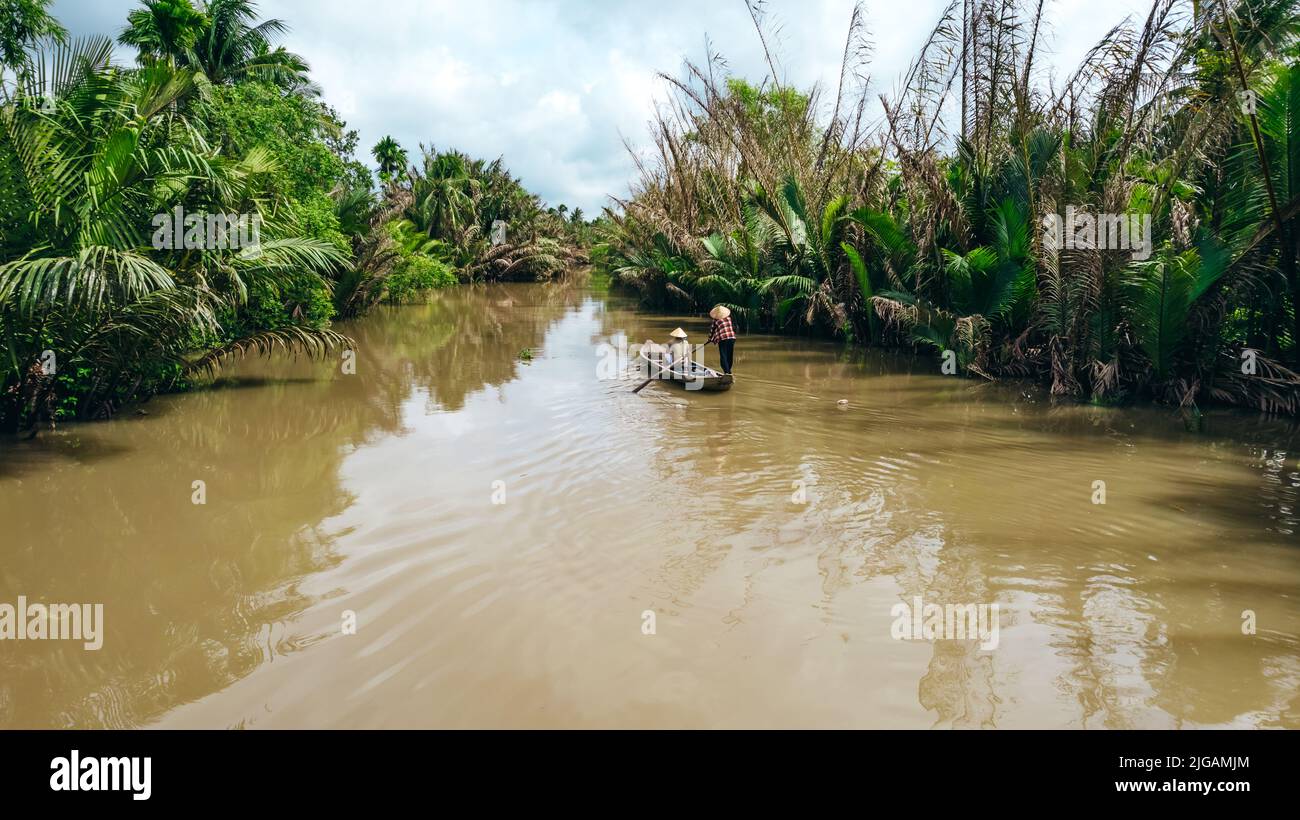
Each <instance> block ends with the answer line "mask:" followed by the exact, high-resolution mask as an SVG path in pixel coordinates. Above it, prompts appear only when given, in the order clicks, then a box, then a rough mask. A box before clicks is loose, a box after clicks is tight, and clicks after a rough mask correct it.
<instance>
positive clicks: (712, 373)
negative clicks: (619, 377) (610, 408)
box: [641, 349, 735, 391]
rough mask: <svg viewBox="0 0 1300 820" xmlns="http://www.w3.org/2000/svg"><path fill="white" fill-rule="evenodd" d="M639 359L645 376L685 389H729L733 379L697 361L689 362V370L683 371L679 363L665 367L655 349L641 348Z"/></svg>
mask: <svg viewBox="0 0 1300 820" xmlns="http://www.w3.org/2000/svg"><path fill="white" fill-rule="evenodd" d="M641 360H642V361H643V362H645V368H646V370H645V374H646V376H647V377H649V378H651V379H654V380H656V381H666V382H672V383H673V384H679V385H681V386H682V387H685V388H686V389H687V390H709V391H721V390H730V389H731V384H732V382H733V381H735V380H734V379H733V378H732V377H731V376H729V375H727V374H725V373H719V372H718V371H716V370H713V369H712V368H708V367H705V366H704V365H702V364H700V363H699V362H691V369H690V371H683V370H682V369H681V367H680V365H677V366H674V367H666V366H665V365H664V363H663V361H662V360H661V359H660V356H659V353H658V352H657V351H656V352H653V353H652V352H651V351H648V350H645V349H642V351H641Z"/></svg>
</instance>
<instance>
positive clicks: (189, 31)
mask: <svg viewBox="0 0 1300 820" xmlns="http://www.w3.org/2000/svg"><path fill="white" fill-rule="evenodd" d="M143 2H144V5H143V6H142V7H140V8H137V9H133V10H132V11H131V13H130V14H128V15H127V24H126V27H125V28H124V29H123V30H122V33H121V34H120V35H119V36H118V42H119V43H121V44H122V45H128V46H133V47H135V49H136V50H137V52H138V53H139V58H140V60H141V61H150V60H160V59H169V58H170V59H174V60H176V61H177V63H178V64H181V65H191V66H192V65H195V64H197V63H198V57H197V56H196V55H195V53H194V46H195V44H196V43H197V42H198V40H199V37H200V36H202V34H203V32H204V30H205V29H206V28H207V26H208V19H207V16H206V15H205V14H204V13H203V12H201V11H199V10H198V9H196V8H195V7H194V4H193V3H192V2H190V0H143Z"/></svg>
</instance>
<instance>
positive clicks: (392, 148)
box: [371, 137, 408, 182]
mask: <svg viewBox="0 0 1300 820" xmlns="http://www.w3.org/2000/svg"><path fill="white" fill-rule="evenodd" d="M371 153H372V154H373V155H374V157H375V161H376V162H378V163H379V178H380V179H381V180H383V181H384V182H394V181H395V180H397V178H398V176H399V175H400V174H402V173H403V172H404V171H405V170H406V165H407V162H408V160H407V156H406V149H404V148H402V146H401V145H399V144H398V142H397V140H395V139H393V138H392V137H384V138H383V139H381V140H380V141H379V142H378V143H376V145H375V147H374V150H373V151H371Z"/></svg>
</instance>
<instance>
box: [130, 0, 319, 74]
mask: <svg viewBox="0 0 1300 820" xmlns="http://www.w3.org/2000/svg"><path fill="white" fill-rule="evenodd" d="M143 2H144V5H143V7H141V8H138V9H136V10H134V11H132V12H131V13H130V15H128V17H127V26H126V28H125V29H124V30H123V31H122V33H121V35H120V36H119V37H118V42H120V43H122V44H124V45H131V46H135V47H136V48H138V49H139V50H140V57H141V59H142V60H143V61H153V60H160V59H169V60H172V61H173V62H175V63H176V64H177V65H178V66H184V67H188V68H192V69H194V70H195V71H196V72H199V73H201V74H202V76H203V77H204V78H206V80H207V81H208V82H211V83H215V84H222V83H230V82H235V81H237V80H240V79H243V78H259V79H264V80H267V81H269V82H272V83H275V84H276V85H278V86H279V87H281V88H283V89H285V90H286V91H287V92H289V93H295V94H304V95H308V96H319V94H320V89H319V88H318V87H317V86H316V85H315V84H314V83H312V82H311V80H310V79H309V77H308V74H309V71H310V67H309V66H308V64H307V61H306V60H304V59H303V58H302V57H300V56H299V55H297V54H294V53H292V52H289V51H286V50H285V49H284V48H283V47H277V46H274V45H273V40H274V39H275V38H276V37H279V36H281V35H283V34H285V33H286V32H288V30H289V28H288V26H287V25H285V23H284V22H283V21H282V20H264V21H262V22H260V23H259V22H257V4H256V3H255V2H253V0H209V2H206V3H200V4H199V5H197V6H196V5H194V4H193V2H191V0H143Z"/></svg>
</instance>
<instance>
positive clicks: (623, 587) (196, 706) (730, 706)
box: [0, 284, 1300, 728]
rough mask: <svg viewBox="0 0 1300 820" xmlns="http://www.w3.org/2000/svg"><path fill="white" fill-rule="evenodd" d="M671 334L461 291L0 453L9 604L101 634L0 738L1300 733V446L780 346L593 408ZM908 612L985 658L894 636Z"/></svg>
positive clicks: (24, 699)
mask: <svg viewBox="0 0 1300 820" xmlns="http://www.w3.org/2000/svg"><path fill="white" fill-rule="evenodd" d="M678 324H681V325H683V326H685V327H686V328H687V329H688V330H690V331H692V334H693V336H695V337H696V338H697V340H702V338H703V335H704V330H705V323H704V322H703V321H701V320H699V319H695V318H689V317H657V316H651V315H647V314H641V313H637V312H636V311H635V310H634V309H633V305H632V304H631V303H629V302H627V301H626V300H622V299H618V298H612V297H608V296H605V295H602V294H599V293H597V292H595V291H593V290H591V289H590V288H588V287H585V286H581V285H571V284H570V285H547V286H542V285H517V286H497V287H476V288H465V289H459V290H454V291H450V292H446V293H445V294H442V295H440V296H439V297H438V298H437V300H436V301H434V302H433V303H431V304H428V305H421V306H412V307H401V308H388V309H381V310H377V311H376V312H375V313H374V314H372V315H371V316H369V317H367V318H366V319H365V320H363V321H360V322H357V323H353V324H351V325H344V326H343V327H341V329H342V330H343V331H344V332H347V333H349V334H350V335H352V336H353V337H354V338H355V339H356V340H357V343H358V347H357V361H356V373H355V375H348V374H344V373H342V372H341V369H340V366H339V363H338V362H331V363H315V364H313V363H309V362H297V363H294V362H288V361H278V362H249V363H245V364H243V365H241V366H238V367H236V368H234V369H232V370H230V371H229V372H228V379H227V380H225V381H223V382H222V383H221V384H219V385H218V387H217V388H216V389H212V390H208V391H204V392H198V393H193V394H189V395H181V396H169V397H163V398H159V399H155V400H154V401H153V402H151V403H149V404H148V405H147V406H146V411H147V415H133V414H128V415H127V416H124V417H123V418H121V419H119V420H116V421H113V422H109V423H103V424H92V425H77V426H68V427H64V428H62V429H60V430H58V431H56V432H54V433H49V434H42V435H41V436H40V437H39V438H38V439H37V440H36V441H35V442H29V443H25V444H14V443H12V442H10V443H6V444H3V445H0V521H2V522H3V527H2V529H0V538H2V539H3V541H2V543H0V602H10V603H14V602H16V598H17V596H18V595H24V596H26V597H27V598H28V599H31V600H39V601H45V602H69V603H70V602H98V603H103V604H104V607H105V620H106V635H105V640H104V646H103V648H102V649H101V650H100V651H98V652H91V651H86V650H84V649H83V648H81V646H80V644H77V643H73V642H64V641H43V642H41V641H24V642H14V641H4V642H0V727H49V726H74V727H123V726H165V727H333V726H338V727H409V726H418V727H500V726H530V727H531V726H604V727H614V726H629V727H678V726H682V727H720V726H722V727H736V726H751V727H760V726H778V727H796V726H808V727H840V726H843V727H931V726H934V727H952V726H955V727H999V728H1014V727H1086V728H1101V727H1110V728H1123V727H1199V726H1228V727H1249V726H1286V727H1300V598H1298V597H1297V593H1298V592H1300V533H1298V532H1297V531H1298V530H1300V513H1298V511H1297V503H1300V466H1298V464H1297V456H1300V452H1298V451H1297V445H1298V444H1300V442H1297V434H1296V430H1295V427H1294V426H1293V425H1291V424H1288V423H1286V422H1281V421H1268V420H1264V419H1261V418H1259V417H1258V416H1256V415H1253V414H1240V413H1232V412H1227V411H1215V412H1213V413H1209V414H1207V417H1206V419H1205V424H1204V429H1202V430H1201V431H1199V432H1196V431H1189V430H1188V429H1187V426H1186V424H1185V423H1184V421H1183V420H1182V419H1180V418H1179V417H1178V416H1177V415H1176V414H1174V413H1173V412H1172V411H1170V410H1169V409H1167V408H1138V409H1123V410H1116V409H1101V408H1094V407H1085V406H1061V405H1057V406H1052V404H1051V402H1049V401H1048V400H1046V397H1044V396H1043V395H1042V394H1041V393H1040V392H1039V391H1037V390H1032V389H1029V388H1026V387H1023V386H1020V387H1018V386H1011V385H990V384H985V383H982V382H977V381H969V380H963V379H957V378H952V377H945V376H943V375H941V374H940V373H939V372H938V367H937V363H935V362H932V361H929V360H927V359H913V358H910V357H905V356H897V355H894V354H882V353H876V352H871V353H862V352H857V353H853V352H849V351H845V350H844V349H842V348H841V347H840V346H838V345H835V344H831V343H828V342H823V341H810V340H802V339H792V338H778V337H770V336H757V335H748V336H744V337H742V339H741V340H740V343H739V347H738V365H737V375H738V379H737V382H736V386H735V388H734V389H733V390H731V391H730V392H728V393H715V394H703V393H690V392H686V391H684V390H681V389H678V388H674V387H672V386H669V385H663V384H654V385H651V386H650V387H648V388H646V389H645V390H643V391H642V392H641V393H639V394H633V392H632V389H633V387H634V386H635V385H636V382H633V381H609V380H601V379H598V378H597V372H598V371H597V367H598V364H599V355H598V354H599V345H600V344H601V343H602V342H606V341H608V340H610V339H611V337H615V336H617V335H618V334H620V333H623V334H626V336H627V337H629V338H630V339H632V340H639V339H644V338H647V337H653V338H658V339H663V338H666V336H667V332H668V331H669V330H671V329H672V328H673V327H674V326H676V325H678ZM524 351H530V352H531V358H529V356H528V355H527V354H525V353H524ZM709 354H710V356H712V357H716V349H714V348H710V349H709ZM841 400H846V401H847V404H840V401H841ZM195 481H203V482H205V485H206V504H203V505H196V504H194V503H192V496H193V493H194V490H193V489H192V488H193V486H194V485H193V483H194V482H195ZM1097 481H1103V482H1105V501H1106V503H1105V504H1104V505H1103V504H1096V503H1094V500H1096V498H1097V496H1096V491H1095V489H1094V482H1097ZM496 482H501V483H496ZM799 482H802V483H799ZM801 488H802V491H801ZM801 492H802V495H803V497H804V502H805V503H802V504H801V503H798V501H799V500H800V496H801ZM494 502H503V503H494ZM918 597H919V598H920V599H922V601H924V602H926V603H936V604H949V603H962V604H964V603H976V604H980V603H984V604H992V603H996V604H998V606H999V615H1000V630H999V635H998V643H997V646H996V648H994V649H989V650H985V649H981V648H980V646H979V645H978V644H977V643H975V642H973V641H969V640H939V641H926V640H896V639H894V638H893V637H892V636H891V627H893V625H894V622H895V616H894V615H893V614H891V609H892V608H893V607H894V606H895V605H896V604H899V603H912V602H914V601H915V599H916V598H918ZM1247 610H1249V611H1250V612H1251V613H1253V623H1254V625H1255V629H1254V634H1243V624H1246V623H1247V621H1246V620H1244V617H1245V618H1249V616H1248V615H1247V616H1243V613H1245V612H1246V611H1247ZM647 611H650V612H653V613H654V627H655V630H654V634H645V632H644V629H643V627H644V625H645V624H646V623H647V618H646V617H645V615H644V613H646V612H647ZM349 613H353V614H354V615H355V622H356V632H355V634H347V630H345V628H344V627H345V625H346V624H347V623H348V622H349Z"/></svg>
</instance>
